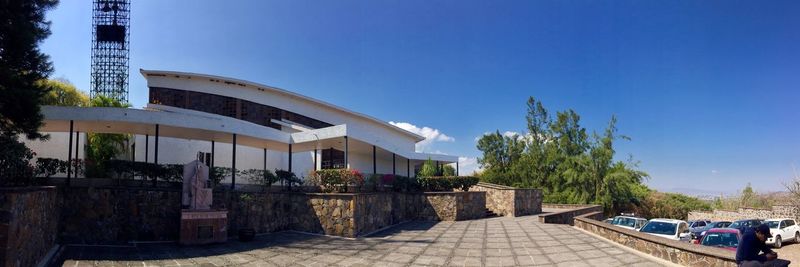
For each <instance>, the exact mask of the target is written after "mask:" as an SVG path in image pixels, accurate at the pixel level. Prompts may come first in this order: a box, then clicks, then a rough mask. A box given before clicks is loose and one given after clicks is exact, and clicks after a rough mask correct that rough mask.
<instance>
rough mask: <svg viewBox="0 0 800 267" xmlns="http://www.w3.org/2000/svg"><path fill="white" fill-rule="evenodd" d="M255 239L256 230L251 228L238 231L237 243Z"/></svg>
mask: <svg viewBox="0 0 800 267" xmlns="http://www.w3.org/2000/svg"><path fill="white" fill-rule="evenodd" d="M255 237H256V230H255V229H253V228H242V229H239V241H242V242H250V241H253V239H254V238H255Z"/></svg>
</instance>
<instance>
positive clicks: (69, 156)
mask: <svg viewBox="0 0 800 267" xmlns="http://www.w3.org/2000/svg"><path fill="white" fill-rule="evenodd" d="M73 123H74V122H73V121H72V120H69V142H68V143H67V146H68V147H69V148H68V149H67V163H68V164H67V186H69V182H70V179H71V178H72V128H73V127H72V126H73ZM75 149H78V148H77V147H76V148H75Z"/></svg>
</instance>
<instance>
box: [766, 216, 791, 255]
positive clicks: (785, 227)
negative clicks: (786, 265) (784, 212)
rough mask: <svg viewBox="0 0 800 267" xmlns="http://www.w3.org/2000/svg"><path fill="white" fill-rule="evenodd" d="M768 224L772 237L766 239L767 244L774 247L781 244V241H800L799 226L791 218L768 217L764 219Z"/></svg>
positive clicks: (778, 246)
mask: <svg viewBox="0 0 800 267" xmlns="http://www.w3.org/2000/svg"><path fill="white" fill-rule="evenodd" d="M764 223H766V224H767V225H768V226H769V233H770V234H772V238H769V239H767V244H769V245H772V246H774V247H776V248H780V247H781V246H783V242H786V241H789V240H791V241H794V242H800V226H799V225H797V224H796V223H795V221H794V220H792V219H769V220H766V221H764Z"/></svg>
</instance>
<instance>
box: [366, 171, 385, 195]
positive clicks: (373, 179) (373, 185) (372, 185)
mask: <svg viewBox="0 0 800 267" xmlns="http://www.w3.org/2000/svg"><path fill="white" fill-rule="evenodd" d="M383 176H385V175H380V174H377V173H373V174H370V175H369V176H367V178H366V179H365V180H364V186H365V189H366V190H370V191H378V188H379V187H381V185H382V184H383V182H382V181H383Z"/></svg>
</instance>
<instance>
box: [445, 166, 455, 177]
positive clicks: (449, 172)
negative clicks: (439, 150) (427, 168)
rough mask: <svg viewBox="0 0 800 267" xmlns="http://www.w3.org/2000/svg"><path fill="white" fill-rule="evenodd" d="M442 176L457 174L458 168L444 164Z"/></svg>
mask: <svg viewBox="0 0 800 267" xmlns="http://www.w3.org/2000/svg"><path fill="white" fill-rule="evenodd" d="M442 176H456V168H453V166H450V165H444V166H442Z"/></svg>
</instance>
